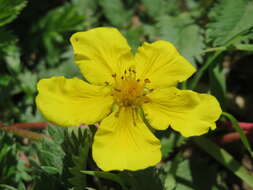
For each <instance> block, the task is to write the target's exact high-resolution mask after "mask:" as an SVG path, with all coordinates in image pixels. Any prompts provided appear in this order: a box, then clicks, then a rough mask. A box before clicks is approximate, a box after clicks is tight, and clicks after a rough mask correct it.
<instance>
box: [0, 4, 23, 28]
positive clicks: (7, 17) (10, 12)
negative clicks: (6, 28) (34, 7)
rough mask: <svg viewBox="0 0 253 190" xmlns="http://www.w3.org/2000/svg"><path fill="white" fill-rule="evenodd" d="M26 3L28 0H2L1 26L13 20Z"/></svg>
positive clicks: (0, 7)
mask: <svg viewBox="0 0 253 190" xmlns="http://www.w3.org/2000/svg"><path fill="white" fill-rule="evenodd" d="M26 4H27V1H26V0H0V26H3V25H5V24H8V23H10V22H11V21H13V20H14V19H15V18H16V17H17V16H18V15H19V13H20V12H21V11H22V10H23V8H24V7H25V6H26Z"/></svg>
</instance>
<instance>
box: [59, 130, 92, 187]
mask: <svg viewBox="0 0 253 190" xmlns="http://www.w3.org/2000/svg"><path fill="white" fill-rule="evenodd" d="M90 141H91V134H90V131H89V129H88V128H77V127H74V128H72V130H68V131H67V134H66V138H65V139H64V144H63V148H64V151H65V152H66V157H65V162H64V163H65V167H67V169H68V171H67V172H69V174H68V176H69V177H68V182H69V183H70V184H71V185H72V187H74V189H76V190H82V189H84V187H86V186H87V182H86V176H85V175H83V174H82V173H81V172H80V171H81V170H85V169H86V167H87V160H88V154H89V150H90V144H91V142H90Z"/></svg>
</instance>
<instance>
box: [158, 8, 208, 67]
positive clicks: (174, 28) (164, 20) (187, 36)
mask: <svg viewBox="0 0 253 190" xmlns="http://www.w3.org/2000/svg"><path fill="white" fill-rule="evenodd" d="M157 26H158V28H159V30H160V32H159V33H160V37H161V39H162V40H167V41H169V42H171V43H172V44H174V45H175V46H176V48H177V49H178V50H179V52H180V53H181V54H182V55H183V56H184V57H186V59H188V60H189V61H190V62H191V63H192V64H194V63H195V58H197V59H198V60H201V57H196V55H198V54H199V53H200V52H201V51H202V50H203V48H204V43H203V37H202V35H201V29H200V28H199V26H198V25H196V24H194V21H193V20H192V18H191V17H190V15H189V14H188V13H182V14H180V15H179V16H176V17H172V16H162V17H160V18H158V23H157ZM193 44H194V45H193Z"/></svg>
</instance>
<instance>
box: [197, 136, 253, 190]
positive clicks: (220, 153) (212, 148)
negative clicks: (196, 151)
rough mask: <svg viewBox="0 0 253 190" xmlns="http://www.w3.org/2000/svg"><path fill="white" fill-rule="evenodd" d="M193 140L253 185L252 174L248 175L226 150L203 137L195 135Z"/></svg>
mask: <svg viewBox="0 0 253 190" xmlns="http://www.w3.org/2000/svg"><path fill="white" fill-rule="evenodd" d="M193 141H194V142H195V143H196V144H197V145H198V146H199V147H200V148H202V149H203V150H204V151H205V152H207V153H208V154H210V155H211V156H212V157H213V158H214V159H216V160H217V161H218V162H219V163H220V164H222V165H223V166H225V167H226V168H227V169H229V170H230V171H232V172H233V173H234V174H235V175H236V176H238V177H239V178H240V179H242V180H243V181H244V182H245V183H247V184H248V185H250V186H251V187H253V176H251V175H249V172H248V170H247V169H246V168H245V167H243V166H242V164H240V163H239V162H238V161H236V160H235V159H234V158H233V157H232V156H231V155H230V154H229V153H228V152H226V151H225V150H224V149H222V148H220V147H219V146H217V145H216V144H215V143H213V142H212V141H210V140H208V139H207V138H205V137H195V138H194V139H193Z"/></svg>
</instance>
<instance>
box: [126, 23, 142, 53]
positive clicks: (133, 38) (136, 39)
mask: <svg viewBox="0 0 253 190" xmlns="http://www.w3.org/2000/svg"><path fill="white" fill-rule="evenodd" d="M143 32H144V31H143V28H142V27H136V28H131V29H129V30H126V31H123V35H124V36H125V37H126V39H127V41H128V43H129V45H130V46H131V48H132V51H133V52H136V50H137V48H138V47H139V46H140V45H141V37H142V36H143Z"/></svg>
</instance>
